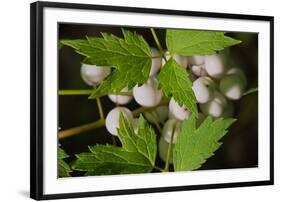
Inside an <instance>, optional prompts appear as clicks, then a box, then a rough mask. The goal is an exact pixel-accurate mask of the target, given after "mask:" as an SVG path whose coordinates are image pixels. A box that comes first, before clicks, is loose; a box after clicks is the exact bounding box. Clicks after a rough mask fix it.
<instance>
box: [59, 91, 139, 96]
mask: <svg viewBox="0 0 281 202" xmlns="http://www.w3.org/2000/svg"><path fill="white" fill-rule="evenodd" d="M92 92H93V90H92V89H82V90H59V91H58V94H59V95H91V94H92ZM111 94H114V95H127V96H132V95H133V93H132V92H118V93H111Z"/></svg>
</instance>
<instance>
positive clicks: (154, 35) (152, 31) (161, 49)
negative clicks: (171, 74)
mask: <svg viewBox="0 0 281 202" xmlns="http://www.w3.org/2000/svg"><path fill="white" fill-rule="evenodd" d="M150 31H151V34H152V36H153V38H154V41H155V43H156V45H157V47H158V49H159V51H160V53H161V56H162V58H163V59H164V60H165V61H166V62H167V58H166V56H165V52H164V50H163V48H162V46H161V44H160V42H159V39H158V37H157V35H156V32H155V30H154V29H153V28H150Z"/></svg>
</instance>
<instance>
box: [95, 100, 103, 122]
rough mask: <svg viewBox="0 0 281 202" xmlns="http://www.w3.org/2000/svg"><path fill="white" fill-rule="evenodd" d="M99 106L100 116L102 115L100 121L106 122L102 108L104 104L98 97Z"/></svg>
mask: <svg viewBox="0 0 281 202" xmlns="http://www.w3.org/2000/svg"><path fill="white" fill-rule="evenodd" d="M96 100H97V105H98V109H99V114H100V119H101V120H104V113H103V108H102V103H101V100H100V98H99V97H97V99H96Z"/></svg>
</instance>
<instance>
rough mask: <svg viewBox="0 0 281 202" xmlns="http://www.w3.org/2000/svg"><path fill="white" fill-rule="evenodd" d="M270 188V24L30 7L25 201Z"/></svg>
mask: <svg viewBox="0 0 281 202" xmlns="http://www.w3.org/2000/svg"><path fill="white" fill-rule="evenodd" d="M271 184H273V17H270V16H255V15H238V14H225V13H211V12H209V13H207V12H194V11H177V10H162V9H147V8H132V7H116V6H101V5H87V4H72V3H55V2H35V3H32V4H31V197H32V198H34V199H37V200H41V199H57V198H71V197H88V196H103V195H117V194H135V193H152V192H166V191H181V190H195V189H211V188H225V187H238V186H256V185H271Z"/></svg>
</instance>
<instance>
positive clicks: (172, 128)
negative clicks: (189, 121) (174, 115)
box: [162, 119, 181, 144]
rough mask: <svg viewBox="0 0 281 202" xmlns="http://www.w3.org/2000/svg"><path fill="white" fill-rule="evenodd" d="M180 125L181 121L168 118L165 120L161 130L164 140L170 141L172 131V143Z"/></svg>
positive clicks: (174, 141) (175, 138)
mask: <svg viewBox="0 0 281 202" xmlns="http://www.w3.org/2000/svg"><path fill="white" fill-rule="evenodd" d="M180 126H181V123H180V122H179V121H178V120H176V119H169V120H168V121H166V123H165V125H164V127H163V130H162V136H163V137H164V139H165V141H166V142H168V143H170V141H171V137H172V134H173V132H174V137H173V142H172V143H173V144H175V143H176V141H177V135H178V131H179V129H180Z"/></svg>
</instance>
